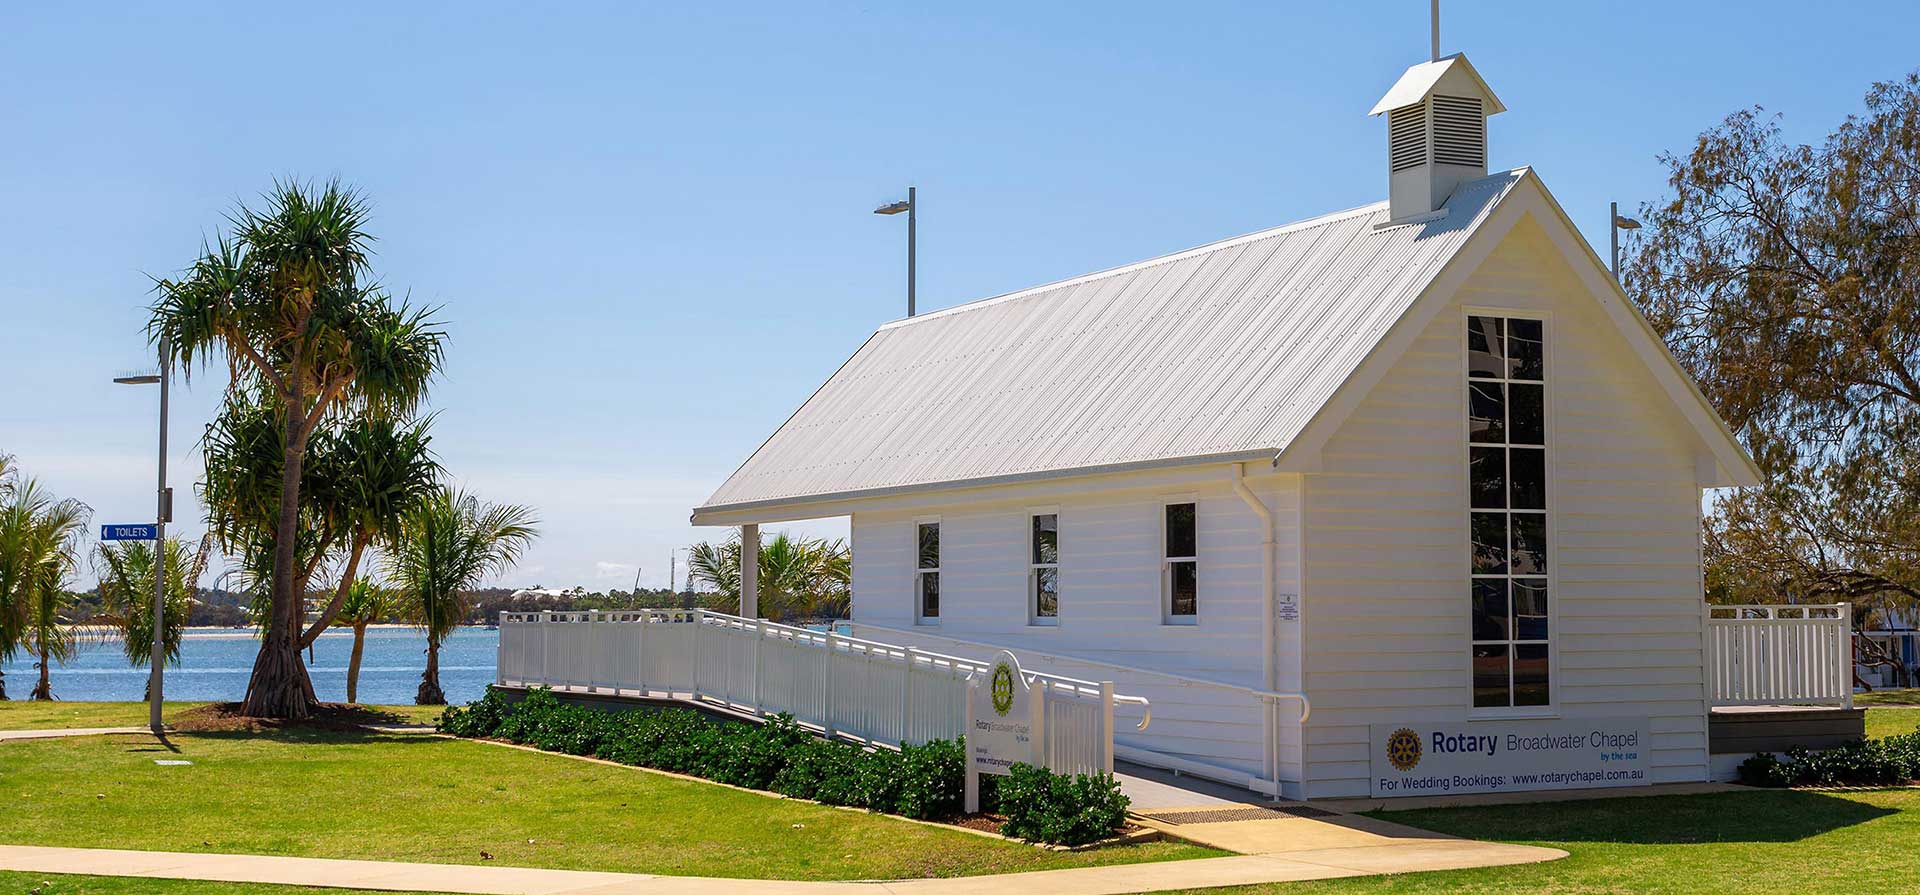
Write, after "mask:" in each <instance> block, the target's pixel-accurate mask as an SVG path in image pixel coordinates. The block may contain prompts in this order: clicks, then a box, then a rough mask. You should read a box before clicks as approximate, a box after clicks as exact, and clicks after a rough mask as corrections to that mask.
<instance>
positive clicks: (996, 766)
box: [963, 650, 1047, 814]
mask: <svg viewBox="0 0 1920 895" xmlns="http://www.w3.org/2000/svg"><path fill="white" fill-rule="evenodd" d="M1046 703H1047V701H1046V691H1045V690H1042V689H1037V688H1034V687H1030V686H1028V684H1027V681H1026V678H1025V677H1023V676H1022V675H1021V674H1020V660H1019V659H1017V658H1015V657H1014V655H1013V653H1011V652H1008V651H1006V650H1001V651H1000V655H998V656H996V657H994V660H993V665H992V666H991V667H989V668H988V669H987V673H986V674H985V675H984V676H981V677H975V678H974V679H973V680H972V681H971V682H970V683H969V685H968V687H967V727H966V737H965V742H964V744H963V747H964V748H965V750H966V754H967V782H966V793H965V806H964V807H965V808H966V811H967V813H969V814H972V813H973V812H976V811H979V810H980V775H981V774H1001V775H1004V774H1006V773H1007V772H1008V769H1009V768H1011V767H1012V766H1013V765H1015V764H1030V765H1040V764H1043V763H1044V759H1045V756H1044V755H1043V752H1042V744H1044V743H1045V742H1046V737H1045V734H1044V730H1045V725H1046Z"/></svg>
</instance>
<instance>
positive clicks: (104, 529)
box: [100, 525, 160, 541]
mask: <svg viewBox="0 0 1920 895" xmlns="http://www.w3.org/2000/svg"><path fill="white" fill-rule="evenodd" d="M159 536H160V526H158V525H102V526H100V540H102V541H151V540H153V539H155V538H158V537H159Z"/></svg>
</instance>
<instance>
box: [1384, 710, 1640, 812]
mask: <svg viewBox="0 0 1920 895" xmlns="http://www.w3.org/2000/svg"><path fill="white" fill-rule="evenodd" d="M1372 731H1373V774H1372V777H1373V785H1372V787H1371V789H1372V791H1373V796H1374V798H1392V797H1395V796H1437V795H1448V794H1458V793H1474V792H1512V791H1516V790H1538V789H1591V788H1596V787H1604V786H1645V785H1647V784H1648V783H1649V782H1651V781H1649V780H1648V779H1647V745H1648V744H1647V719H1645V718H1566V719H1541V720H1513V721H1461V722H1451V723H1438V724H1427V723H1418V722H1415V723H1409V724H1375V725H1373V728H1372Z"/></svg>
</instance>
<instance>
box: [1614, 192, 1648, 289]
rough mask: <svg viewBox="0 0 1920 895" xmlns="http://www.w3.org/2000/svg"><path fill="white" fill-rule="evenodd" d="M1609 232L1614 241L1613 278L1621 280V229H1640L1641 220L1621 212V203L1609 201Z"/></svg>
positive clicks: (1617, 280)
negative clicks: (1624, 215) (1623, 214)
mask: <svg viewBox="0 0 1920 895" xmlns="http://www.w3.org/2000/svg"><path fill="white" fill-rule="evenodd" d="M1607 225H1608V226H1607V232H1608V234H1609V236H1610V237H1611V240H1612V242H1613V268H1612V269H1613V279H1614V282H1616V283H1617V282H1619V281H1620V231H1622V230H1638V229H1640V222H1639V221H1636V220H1634V219H1633V218H1630V217H1623V216H1621V214H1620V203H1618V202H1609V203H1607Z"/></svg>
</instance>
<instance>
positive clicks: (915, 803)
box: [887, 740, 967, 819]
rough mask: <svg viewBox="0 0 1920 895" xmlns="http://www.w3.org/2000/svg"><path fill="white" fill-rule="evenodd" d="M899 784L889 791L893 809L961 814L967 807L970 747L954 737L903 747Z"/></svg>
mask: <svg viewBox="0 0 1920 895" xmlns="http://www.w3.org/2000/svg"><path fill="white" fill-rule="evenodd" d="M900 765H901V766H900V771H899V773H898V775H897V776H896V777H895V779H897V780H898V781H899V786H898V787H897V789H896V790H895V791H894V792H891V793H888V794H887V795H888V796H890V797H891V799H892V802H893V806H894V807H893V812H894V813H895V814H899V815H901V816H903V817H916V818H921V819H925V818H933V817H950V816H952V815H956V814H959V813H960V812H961V810H962V809H963V808H964V806H965V795H966V793H965V790H966V785H967V753H966V748H965V747H964V746H962V745H961V744H959V743H956V742H954V741H952V740H934V741H933V742H931V743H926V744H923V745H919V746H905V747H902V748H901V749H900Z"/></svg>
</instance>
